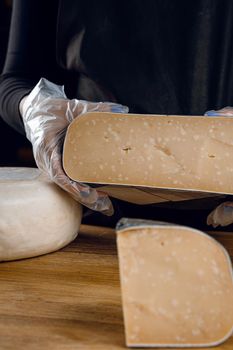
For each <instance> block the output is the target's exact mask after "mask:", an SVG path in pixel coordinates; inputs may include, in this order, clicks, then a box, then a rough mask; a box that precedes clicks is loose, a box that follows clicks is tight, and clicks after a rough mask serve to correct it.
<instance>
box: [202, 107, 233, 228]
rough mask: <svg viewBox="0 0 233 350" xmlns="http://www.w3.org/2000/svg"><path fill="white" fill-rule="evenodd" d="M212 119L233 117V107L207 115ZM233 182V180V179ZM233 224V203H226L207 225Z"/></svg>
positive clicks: (210, 216) (212, 213)
mask: <svg viewBox="0 0 233 350" xmlns="http://www.w3.org/2000/svg"><path fill="white" fill-rule="evenodd" d="M205 115H206V116H211V117H214V116H216V117H220V116H224V117H233V107H224V108H222V109H219V110H217V111H215V110H212V111H208V112H206V113H205ZM232 181H233V178H232ZM232 223H233V202H224V203H222V204H220V205H218V206H217V207H216V208H215V209H214V210H213V211H212V212H211V213H210V214H209V215H208V217H207V225H212V226H213V227H217V226H219V225H220V226H228V225H230V224H232Z"/></svg>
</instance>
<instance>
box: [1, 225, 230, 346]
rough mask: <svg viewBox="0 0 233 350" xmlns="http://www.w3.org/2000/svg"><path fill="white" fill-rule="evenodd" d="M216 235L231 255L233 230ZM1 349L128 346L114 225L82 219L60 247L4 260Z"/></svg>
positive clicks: (228, 343) (227, 344)
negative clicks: (97, 224)
mask: <svg viewBox="0 0 233 350" xmlns="http://www.w3.org/2000/svg"><path fill="white" fill-rule="evenodd" d="M214 237H215V238H216V239H218V240H219V241H220V242H221V243H222V244H224V245H225V247H226V248H227V249H228V251H229V253H230V254H231V257H232V258H233V233H223V232H222V233H218V234H215V235H214ZM0 349H1V350H11V349H12V350H21V349H22V350H27V349H28V350H42V349H43V350H44V349H46V350H50V349H51V350H63V349H64V350H71V349H75V350H77V349H82V350H87V349H88V350H95V349H98V350H105V349H108V350H115V349H125V341H124V326H123V317H122V308H121V295H120V284H119V271H118V261H117V251H116V243H115V233H114V230H112V229H109V228H103V227H102V228H101V227H94V226H85V225H82V226H81V230H80V233H79V236H78V238H77V239H76V240H75V241H74V242H73V243H72V244H70V245H69V246H68V247H66V248H64V249H62V250H60V251H58V252H56V253H52V254H48V255H44V256H41V257H37V258H32V259H26V260H21V261H15V262H5V263H1V264H0ZM217 349H219V350H232V349H233V337H232V338H230V339H229V340H228V341H227V342H225V343H224V344H222V345H221V346H219V347H217Z"/></svg>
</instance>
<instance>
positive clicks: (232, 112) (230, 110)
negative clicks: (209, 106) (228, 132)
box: [205, 106, 233, 117]
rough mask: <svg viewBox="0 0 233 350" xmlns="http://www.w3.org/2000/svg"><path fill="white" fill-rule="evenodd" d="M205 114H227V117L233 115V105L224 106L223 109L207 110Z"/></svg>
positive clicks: (219, 115)
mask: <svg viewBox="0 0 233 350" xmlns="http://www.w3.org/2000/svg"><path fill="white" fill-rule="evenodd" d="M205 115H207V116H209V117H214V116H216V117H221V116H225V117H233V107H229V106H228V107H224V108H222V109H219V110H217V111H215V110H212V111H207V112H206V113H205Z"/></svg>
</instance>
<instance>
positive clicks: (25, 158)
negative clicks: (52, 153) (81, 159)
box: [0, 0, 34, 166]
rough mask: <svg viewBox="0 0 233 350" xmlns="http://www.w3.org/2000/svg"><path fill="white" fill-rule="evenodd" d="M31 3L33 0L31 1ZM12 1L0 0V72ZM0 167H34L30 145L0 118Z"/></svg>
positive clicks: (3, 59)
mask: <svg viewBox="0 0 233 350" xmlns="http://www.w3.org/2000/svg"><path fill="white" fill-rule="evenodd" d="M32 1H33V0H32ZM11 6H12V0H0V72H2V69H3V65H4V61H5V55H6V50H7V42H8V35H9V29H10V19H11ZM0 166H34V161H33V156H32V151H31V145H30V143H29V142H28V141H27V139H26V138H25V137H24V136H22V135H20V134H19V133H17V132H16V131H15V130H13V129H12V128H10V127H9V126H8V125H7V124H6V123H5V122H4V121H3V120H2V118H1V117H0Z"/></svg>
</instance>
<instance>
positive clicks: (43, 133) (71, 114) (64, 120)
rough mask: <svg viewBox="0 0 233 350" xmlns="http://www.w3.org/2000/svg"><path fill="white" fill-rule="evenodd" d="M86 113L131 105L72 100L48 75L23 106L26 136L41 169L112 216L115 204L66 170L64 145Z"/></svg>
mask: <svg viewBox="0 0 233 350" xmlns="http://www.w3.org/2000/svg"><path fill="white" fill-rule="evenodd" d="M86 112H119V113H127V112H128V108H127V107H125V106H122V105H119V104H115V103H110V102H99V103H93V102H88V101H83V100H77V99H73V100H69V99H67V97H66V95H65V92H64V88H63V87H62V86H59V85H56V84H53V83H51V82H49V81H48V80H46V79H44V78H42V79H41V80H40V81H39V82H38V84H37V85H36V86H35V88H34V89H33V90H32V91H31V93H30V94H29V95H28V96H27V97H26V99H25V100H24V102H23V104H22V106H21V114H22V120H23V123H24V126H25V131H26V135H27V138H28V140H29V141H30V142H31V143H32V148H33V154H34V158H35V161H36V164H37V166H38V168H39V169H41V170H42V171H43V172H44V173H46V174H47V175H48V176H49V177H50V178H51V179H52V180H53V181H54V182H55V183H56V184H57V185H59V186H60V187H62V188H63V189H64V190H65V191H67V192H69V193H70V194H71V196H72V197H73V198H74V199H75V200H77V201H78V202H80V203H82V204H83V205H85V206H87V207H88V208H90V209H92V210H96V211H100V212H102V213H104V214H106V215H112V214H113V207H112V203H111V201H110V199H109V197H108V196H107V195H106V194H105V193H104V192H99V191H97V190H96V189H94V188H91V187H90V186H88V185H86V184H82V183H78V182H75V181H72V180H71V179H70V178H69V177H67V175H66V174H65V173H64V171H63V167H62V148H63V142H64V137H65V134H66V130H67V127H68V125H69V124H70V123H71V122H72V120H73V119H74V118H76V117H78V116H79V115H81V114H83V113H86Z"/></svg>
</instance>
